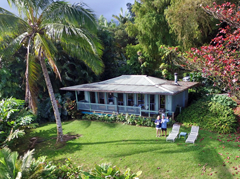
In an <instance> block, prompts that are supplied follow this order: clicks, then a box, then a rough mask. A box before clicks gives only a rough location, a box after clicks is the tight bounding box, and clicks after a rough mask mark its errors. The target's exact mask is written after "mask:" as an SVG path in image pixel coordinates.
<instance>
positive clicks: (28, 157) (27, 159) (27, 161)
mask: <svg viewBox="0 0 240 179" xmlns="http://www.w3.org/2000/svg"><path fill="white" fill-rule="evenodd" d="M33 153H34V149H33V150H28V151H27V153H25V154H24V156H21V157H20V160H21V161H22V165H21V169H22V171H26V170H28V169H29V167H30V165H31V163H32V160H33Z"/></svg>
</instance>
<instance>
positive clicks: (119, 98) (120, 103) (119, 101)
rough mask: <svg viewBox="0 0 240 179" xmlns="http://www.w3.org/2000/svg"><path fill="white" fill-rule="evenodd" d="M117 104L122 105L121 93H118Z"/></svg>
mask: <svg viewBox="0 0 240 179" xmlns="http://www.w3.org/2000/svg"><path fill="white" fill-rule="evenodd" d="M118 105H121V106H123V93H118Z"/></svg>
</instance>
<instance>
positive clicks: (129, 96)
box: [127, 94, 134, 106]
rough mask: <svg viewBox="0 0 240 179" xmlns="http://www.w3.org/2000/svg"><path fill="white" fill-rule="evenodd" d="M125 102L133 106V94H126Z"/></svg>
mask: <svg viewBox="0 0 240 179" xmlns="http://www.w3.org/2000/svg"><path fill="white" fill-rule="evenodd" d="M127 102H128V103H127V105H128V106H133V104H134V103H133V94H127Z"/></svg>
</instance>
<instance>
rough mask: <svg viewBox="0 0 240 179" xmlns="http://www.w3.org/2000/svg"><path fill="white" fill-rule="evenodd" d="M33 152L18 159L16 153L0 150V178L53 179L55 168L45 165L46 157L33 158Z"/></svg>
mask: <svg viewBox="0 0 240 179" xmlns="http://www.w3.org/2000/svg"><path fill="white" fill-rule="evenodd" d="M33 151H34V150H31V151H28V152H27V153H25V154H24V155H23V156H21V157H19V158H18V153H17V152H11V150H10V149H8V148H3V149H1V150H0V161H1V162H0V178H8V179H10V178H19V179H20V178H22V179H29V178H34V179H41V178H48V179H55V178H56V176H53V175H54V174H53V172H54V170H55V168H56V166H54V165H52V164H51V163H50V162H49V163H46V161H45V160H46V157H45V156H42V157H39V158H38V159H35V158H33Z"/></svg>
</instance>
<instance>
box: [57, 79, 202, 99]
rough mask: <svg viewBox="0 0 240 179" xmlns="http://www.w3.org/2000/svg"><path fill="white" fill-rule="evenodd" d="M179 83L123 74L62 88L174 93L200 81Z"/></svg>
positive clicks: (113, 91)
mask: <svg viewBox="0 0 240 179" xmlns="http://www.w3.org/2000/svg"><path fill="white" fill-rule="evenodd" d="M178 84H179V85H176V84H174V81H168V80H164V79H160V78H156V77H151V76H146V75H122V76H119V77H116V78H112V79H109V80H105V81H101V82H96V83H88V84H82V85H76V86H70V87H64V88H61V90H67V91H91V92H109V93H142V94H161V95H174V94H177V93H180V92H182V91H184V90H186V89H188V88H191V87H193V86H195V85H197V84H198V83H197V82H183V81H179V82H178Z"/></svg>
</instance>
